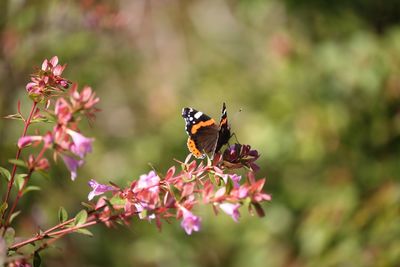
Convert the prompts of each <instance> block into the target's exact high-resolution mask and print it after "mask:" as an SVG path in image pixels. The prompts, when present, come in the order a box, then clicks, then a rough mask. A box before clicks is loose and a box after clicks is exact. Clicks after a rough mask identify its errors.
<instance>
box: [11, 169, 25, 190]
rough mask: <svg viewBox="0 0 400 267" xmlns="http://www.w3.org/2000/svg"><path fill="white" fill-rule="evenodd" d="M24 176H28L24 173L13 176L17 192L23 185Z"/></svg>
mask: <svg viewBox="0 0 400 267" xmlns="http://www.w3.org/2000/svg"><path fill="white" fill-rule="evenodd" d="M26 176H28V174H26V173H21V174H17V175H16V176H15V180H14V183H15V186H16V187H17V189H18V190H21V189H22V186H23V185H24V179H25V177H26Z"/></svg>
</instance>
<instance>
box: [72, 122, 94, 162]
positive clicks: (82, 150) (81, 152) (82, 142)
mask: <svg viewBox="0 0 400 267" xmlns="http://www.w3.org/2000/svg"><path fill="white" fill-rule="evenodd" d="M67 133H68V134H69V135H70V136H71V138H72V141H73V144H72V146H71V152H72V153H74V154H75V155H77V156H79V157H80V158H84V157H85V155H86V154H87V153H89V152H92V142H93V140H94V139H93V138H87V137H85V136H83V135H82V134H80V133H78V132H75V131H72V130H71V129H67Z"/></svg>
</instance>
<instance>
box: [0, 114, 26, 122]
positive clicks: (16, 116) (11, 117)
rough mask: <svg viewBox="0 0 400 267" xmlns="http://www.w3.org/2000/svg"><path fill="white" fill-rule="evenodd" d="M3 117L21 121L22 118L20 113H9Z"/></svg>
mask: <svg viewBox="0 0 400 267" xmlns="http://www.w3.org/2000/svg"><path fill="white" fill-rule="evenodd" d="M3 118H4V119H11V120H20V121H23V120H24V118H22V116H21V114H18V113H17V114H11V115H7V116H5V117H3Z"/></svg>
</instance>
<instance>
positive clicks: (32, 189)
mask: <svg viewBox="0 0 400 267" xmlns="http://www.w3.org/2000/svg"><path fill="white" fill-rule="evenodd" d="M40 190H41V189H40V187H39V186H35V185H30V186H27V187H26V188H25V189H24V191H22V195H25V194H26V193H28V192H30V191H40Z"/></svg>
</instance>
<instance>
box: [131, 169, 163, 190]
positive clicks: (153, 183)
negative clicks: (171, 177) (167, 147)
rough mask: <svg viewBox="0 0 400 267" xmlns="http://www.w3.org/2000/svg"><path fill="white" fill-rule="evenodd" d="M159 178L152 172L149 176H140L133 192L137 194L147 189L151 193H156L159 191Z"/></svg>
mask: <svg viewBox="0 0 400 267" xmlns="http://www.w3.org/2000/svg"><path fill="white" fill-rule="evenodd" d="M159 183H160V177H158V175H157V174H156V173H155V172H154V171H150V172H149V174H147V175H146V174H143V175H140V178H139V181H138V183H137V185H136V187H135V188H134V189H133V192H134V193H136V192H139V191H140V190H142V189H148V190H149V191H150V192H152V193H157V194H158V191H159Z"/></svg>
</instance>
